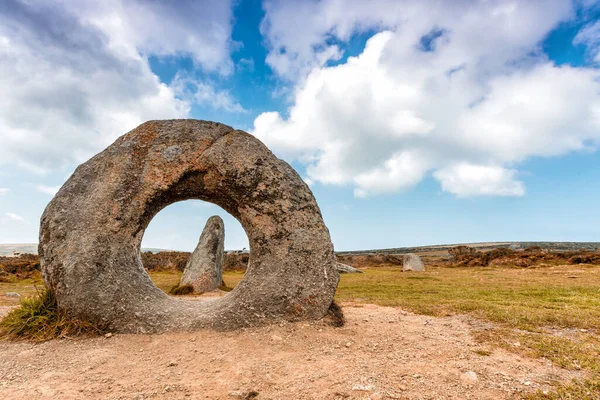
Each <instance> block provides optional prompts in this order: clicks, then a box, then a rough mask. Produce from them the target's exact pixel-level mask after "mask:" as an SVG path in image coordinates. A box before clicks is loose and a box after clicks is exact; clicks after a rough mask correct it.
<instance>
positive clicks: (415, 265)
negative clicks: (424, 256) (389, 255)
mask: <svg viewBox="0 0 600 400" xmlns="http://www.w3.org/2000/svg"><path fill="white" fill-rule="evenodd" d="M402 271H425V266H424V265H423V261H421V257H419V256H418V255H416V254H414V253H408V254H404V257H403V264H402Z"/></svg>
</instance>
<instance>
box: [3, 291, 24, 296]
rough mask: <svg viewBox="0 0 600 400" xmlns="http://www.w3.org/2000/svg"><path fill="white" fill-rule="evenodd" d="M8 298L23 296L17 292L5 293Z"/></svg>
mask: <svg viewBox="0 0 600 400" xmlns="http://www.w3.org/2000/svg"><path fill="white" fill-rule="evenodd" d="M4 295H5V296H6V297H21V295H20V294H19V293H17V292H6V293H4Z"/></svg>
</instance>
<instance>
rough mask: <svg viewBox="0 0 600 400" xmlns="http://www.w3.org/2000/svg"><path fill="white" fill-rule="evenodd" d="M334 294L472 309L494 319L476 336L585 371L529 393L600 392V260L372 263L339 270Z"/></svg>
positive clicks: (448, 311)
mask: <svg viewBox="0 0 600 400" xmlns="http://www.w3.org/2000/svg"><path fill="white" fill-rule="evenodd" d="M336 299H337V300H339V301H357V302H364V303H374V304H379V305H384V306H399V307H402V308H404V309H407V310H410V311H413V312H415V313H419V314H426V315H434V316H444V315H452V314H467V315H471V316H473V317H476V318H478V319H481V320H487V321H492V322H495V323H497V324H496V328H494V329H487V330H481V331H475V332H474V335H475V337H476V339H477V340H479V341H480V342H482V343H487V344H489V345H491V346H494V347H501V348H504V349H506V350H509V351H511V352H514V353H518V354H522V355H524V356H529V357H536V358H546V359H549V360H551V361H552V362H553V363H555V364H556V365H558V366H560V367H563V368H568V369H573V370H580V371H582V372H584V375H585V376H586V377H585V378H584V379H581V380H575V381H573V382H570V383H568V384H564V383H560V382H556V383H555V387H556V390H555V392H553V393H549V394H543V393H541V392H539V393H536V394H533V395H529V397H527V398H528V399H531V400H533V399H537V400H541V399H552V400H559V399H560V400H563V399H564V400H567V399H573V400H575V399H577V400H591V399H600V336H599V335H598V334H599V333H600V267H598V266H591V265H576V266H574V265H558V266H550V265H547V266H540V267H537V268H526V269H523V268H514V267H511V266H503V267H473V268H451V267H445V268H444V267H438V268H436V267H429V268H428V270H427V271H425V272H418V273H415V272H412V273H403V272H401V271H399V270H397V269H390V268H380V269H370V270H367V271H365V273H364V274H347V275H346V274H345V275H342V278H341V281H340V285H339V286H338V291H337V293H336Z"/></svg>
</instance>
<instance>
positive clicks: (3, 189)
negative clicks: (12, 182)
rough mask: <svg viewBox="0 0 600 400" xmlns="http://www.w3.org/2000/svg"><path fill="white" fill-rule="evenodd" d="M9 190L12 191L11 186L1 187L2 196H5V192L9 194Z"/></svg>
mask: <svg viewBox="0 0 600 400" xmlns="http://www.w3.org/2000/svg"><path fill="white" fill-rule="evenodd" d="M8 192H10V189H9V188H0V196H3V195H5V194H7V193H8Z"/></svg>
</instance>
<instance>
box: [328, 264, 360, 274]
mask: <svg viewBox="0 0 600 400" xmlns="http://www.w3.org/2000/svg"><path fill="white" fill-rule="evenodd" d="M335 267H336V268H337V270H338V272H339V273H340V274H352V273H359V274H362V273H363V272H362V271H361V270H360V269H356V268H354V267H352V266H350V265H348V264H342V263H341V262H338V263H336V264H335Z"/></svg>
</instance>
